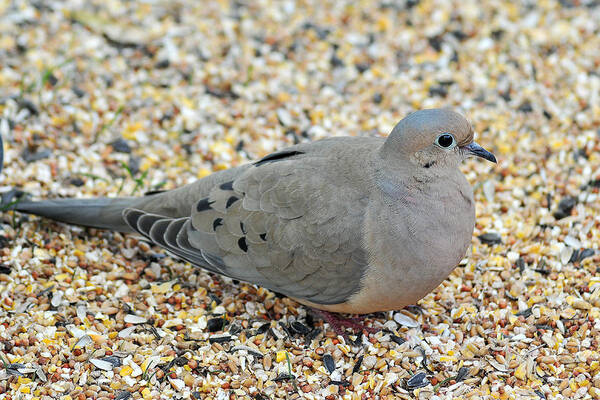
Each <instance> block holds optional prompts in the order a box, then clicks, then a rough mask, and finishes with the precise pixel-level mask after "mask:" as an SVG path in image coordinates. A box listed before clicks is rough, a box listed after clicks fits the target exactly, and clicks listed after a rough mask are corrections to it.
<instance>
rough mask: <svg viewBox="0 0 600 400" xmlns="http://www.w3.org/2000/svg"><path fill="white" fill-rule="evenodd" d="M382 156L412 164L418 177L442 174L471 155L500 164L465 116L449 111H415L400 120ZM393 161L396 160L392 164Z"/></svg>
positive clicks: (389, 137) (438, 109) (436, 109)
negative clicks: (477, 137)
mask: <svg viewBox="0 0 600 400" xmlns="http://www.w3.org/2000/svg"><path fill="white" fill-rule="evenodd" d="M381 155H382V157H383V158H384V159H387V160H388V161H392V160H393V159H396V160H399V161H400V162H401V163H403V164H404V163H409V164H410V166H411V167H412V168H416V169H417V171H415V172H417V174H418V175H423V176H427V175H438V176H439V175H442V174H441V173H440V172H443V170H444V169H447V168H449V167H457V166H458V164H459V163H460V162H461V161H462V160H464V159H465V158H467V157H469V156H477V157H481V158H485V159H486V160H489V161H492V162H496V157H494V155H493V154H492V153H490V152H489V151H487V150H485V149H484V148H483V147H481V146H479V145H478V144H477V143H475V142H474V141H473V127H472V126H471V124H470V123H469V121H467V119H466V118H465V117H463V116H462V115H460V114H458V113H457V112H454V111H452V110H449V109H445V108H435V109H429V110H421V111H417V112H414V113H412V114H410V115H408V116H407V117H406V118H404V119H403V120H402V121H400V122H399V123H398V124H397V125H396V126H395V127H394V129H393V130H392V133H390V135H389V136H388V138H387V139H386V141H385V144H384V145H383V147H382V153H381ZM392 162H393V161H392Z"/></svg>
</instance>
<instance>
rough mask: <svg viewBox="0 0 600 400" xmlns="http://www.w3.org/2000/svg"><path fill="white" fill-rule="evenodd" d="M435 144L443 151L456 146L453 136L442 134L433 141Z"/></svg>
mask: <svg viewBox="0 0 600 400" xmlns="http://www.w3.org/2000/svg"><path fill="white" fill-rule="evenodd" d="M435 143H436V144H437V145H438V146H440V147H441V148H443V149H451V148H453V147H454V146H456V140H455V139H454V136H452V135H451V134H449V133H442V134H441V135H440V136H438V137H437V139H435Z"/></svg>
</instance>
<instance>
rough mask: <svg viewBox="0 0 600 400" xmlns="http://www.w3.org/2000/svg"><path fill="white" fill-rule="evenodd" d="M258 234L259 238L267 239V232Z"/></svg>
mask: <svg viewBox="0 0 600 400" xmlns="http://www.w3.org/2000/svg"><path fill="white" fill-rule="evenodd" d="M258 236H260V238H261V239H262V240H264V241H265V242H266V241H267V234H266V233H261V234H260V235H258Z"/></svg>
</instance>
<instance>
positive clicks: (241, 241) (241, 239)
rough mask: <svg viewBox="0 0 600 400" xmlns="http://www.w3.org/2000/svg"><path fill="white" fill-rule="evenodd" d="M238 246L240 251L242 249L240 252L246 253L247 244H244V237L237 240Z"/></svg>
mask: <svg viewBox="0 0 600 400" xmlns="http://www.w3.org/2000/svg"><path fill="white" fill-rule="evenodd" d="M238 246H240V249H242V251H244V252H247V251H248V243H246V237H241V238H240V240H238Z"/></svg>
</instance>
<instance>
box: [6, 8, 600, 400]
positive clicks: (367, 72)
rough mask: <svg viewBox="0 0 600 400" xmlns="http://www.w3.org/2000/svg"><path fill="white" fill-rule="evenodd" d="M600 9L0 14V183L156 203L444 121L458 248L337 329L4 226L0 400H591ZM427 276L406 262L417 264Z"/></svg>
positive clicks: (92, 233)
mask: <svg viewBox="0 0 600 400" xmlns="http://www.w3.org/2000/svg"><path fill="white" fill-rule="evenodd" d="M598 49H600V4H599V3H598V2H597V1H592V0H580V1H571V0H564V1H560V2H557V1H550V0H546V1H523V2H513V1H499V0H494V1H483V2H479V1H475V0H467V1H458V0H457V1H454V2H447V1H443V0H438V1H433V0H432V1H426V0H421V1H419V0H380V1H358V2H354V1H340V0H332V1H320V0H304V1H301V0H299V1H292V0H283V1H275V0H273V1H269V0H263V1H245V0H242V1H225V0H223V1H193V0H190V1H168V0H156V1H117V0H109V1H106V0H95V1H80V0H64V1H25V0H0V133H1V135H2V138H3V140H4V146H5V149H4V158H5V160H4V170H3V171H2V173H1V174H0V186H1V187H0V191H1V192H2V193H3V194H4V196H3V197H4V199H5V200H6V201H10V199H11V198H13V197H12V195H13V194H15V192H14V191H11V190H12V189H17V190H20V191H24V192H27V193H29V194H31V195H32V196H33V197H35V198H50V197H92V196H117V195H141V194H143V193H144V192H147V191H152V190H159V189H170V188H174V187H177V186H180V185H182V184H185V183H188V182H192V181H194V180H196V179H199V178H202V177H204V176H206V175H208V174H210V173H211V172H212V171H216V170H221V169H225V168H229V167H231V166H236V165H240V164H242V163H245V162H247V161H249V160H253V159H257V158H258V157H261V156H263V155H265V154H267V153H269V152H271V151H273V150H275V149H278V148H282V147H284V146H287V145H290V144H293V143H297V142H303V141H310V140H315V139H319V138H323V137H327V136H334V135H356V136H358V135H364V136H367V135H371V136H372V135H387V134H388V133H389V131H390V130H391V128H392V127H393V125H394V124H395V123H396V122H397V121H398V120H400V119H401V118H402V117H403V116H405V115H406V114H407V113H409V112H411V111H414V110H416V109H421V108H430V107H439V106H451V107H454V108H456V109H457V110H459V111H461V112H462V113H464V114H465V115H466V116H468V118H469V119H470V120H471V121H472V122H473V124H474V126H475V128H476V130H477V141H478V142H479V143H480V144H482V145H483V146H484V147H486V148H488V149H490V150H491V151H493V152H494V153H495V154H496V156H497V158H498V161H499V162H498V165H497V166H496V165H492V164H489V163H486V162H482V161H477V160H472V161H469V162H468V163H466V164H465V165H464V168H463V170H464V172H465V174H466V175H467V177H468V179H469V181H470V182H471V183H472V184H473V186H474V190H475V197H476V201H477V214H478V220H477V221H478V222H477V226H476V229H475V233H474V236H473V243H472V249H471V250H470V252H469V255H468V257H467V258H466V259H465V260H464V261H463V262H462V263H461V265H460V266H459V267H458V268H457V269H456V270H455V271H454V272H453V273H452V275H451V276H450V277H449V278H448V279H447V280H446V281H445V282H444V283H443V284H442V285H440V287H438V288H437V289H436V290H435V291H434V292H433V293H431V294H430V295H428V296H427V297H426V298H425V299H423V300H422V301H420V302H419V303H418V304H417V305H415V306H414V307H409V308H407V309H405V310H398V311H397V312H390V313H380V314H374V315H369V316H367V319H366V323H367V325H369V326H373V327H377V328H381V331H380V332H379V333H377V334H371V335H367V334H365V335H353V334H350V335H349V337H348V338H344V337H342V336H336V334H335V333H334V332H333V330H332V329H331V328H330V327H329V325H327V324H323V322H322V321H321V320H320V319H319V318H317V317H314V316H313V315H312V314H311V313H310V311H309V310H307V309H306V308H305V307H303V306H301V305H299V304H297V303H295V302H293V301H291V300H289V299H287V298H281V297H278V296H276V295H275V294H274V293H272V292H270V291H268V290H264V289H262V288H259V287H255V286H252V285H249V284H245V283H240V282H235V281H231V280H229V279H225V278H222V277H219V276H214V275H210V274H207V273H205V272H203V271H201V270H198V269H195V268H193V267H192V266H190V265H188V264H185V263H182V262H180V261H178V260H176V259H173V258H170V257H169V256H166V255H165V253H163V252H162V251H160V249H158V248H151V247H149V246H148V245H146V244H145V243H143V242H139V241H137V240H136V238H135V237H133V236H126V235H125V236H124V235H121V234H118V233H110V232H104V231H99V230H90V229H81V228H78V227H73V226H67V225H63V224H57V223H53V222H51V221H48V220H43V219H40V218H37V217H30V216H26V215H22V214H18V213H11V212H2V214H0V273H1V274H0V357H1V359H2V364H3V365H0V368H1V369H0V398H3V399H86V398H89V399H119V400H125V399H130V398H131V399H139V398H144V399H151V398H153V399H159V398H160V399H167V398H181V399H194V398H195V399H219V400H224V399H246V398H254V399H261V400H264V399H296V398H306V399H323V398H326V399H393V398H405V399H409V398H411V399H412V398H419V399H443V398H454V399H460V398H462V399H467V398H493V399H525V398H527V399H536V398H539V399H567V398H569V399H577V398H582V399H583V398H585V399H591V398H600V353H599V348H598V347H599V336H598V334H599V330H600V277H599V276H598V274H597V272H598V271H597V269H598V267H599V266H600V265H599V264H600V251H599V249H598V247H599V245H600V198H599V196H598V191H599V188H600V170H599V167H600V130H599V129H600V51H599V50H598ZM424 268H426V266H424Z"/></svg>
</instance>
